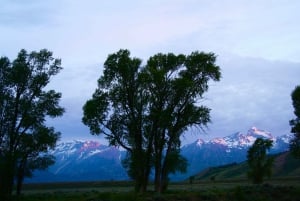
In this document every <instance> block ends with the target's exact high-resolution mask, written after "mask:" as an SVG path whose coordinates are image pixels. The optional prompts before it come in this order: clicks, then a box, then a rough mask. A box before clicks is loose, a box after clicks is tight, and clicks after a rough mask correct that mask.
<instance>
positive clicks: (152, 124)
mask: <svg viewBox="0 0 300 201" xmlns="http://www.w3.org/2000/svg"><path fill="white" fill-rule="evenodd" d="M215 60H216V57H215V55H214V54H212V53H208V54H206V53H203V52H201V53H199V52H193V53H192V54H190V55H187V56H185V55H174V54H171V53H170V54H161V53H160V54H156V55H154V56H152V57H150V58H149V60H148V61H147V64H146V65H145V66H142V65H141V63H142V62H141V60H140V59H138V58H131V57H130V52H129V51H128V50H120V51H119V52H117V53H115V54H111V55H109V56H108V58H107V60H106V62H105V63H104V72H103V75H102V76H101V77H100V79H99V80H98V88H97V89H96V91H95V93H94V94H93V97H92V99H90V100H88V101H87V102H86V104H85V105H84V107H83V110H84V116H83V119H82V120H83V123H84V124H86V125H87V126H89V127H90V131H91V133H92V134H105V135H106V137H107V139H108V140H109V142H110V144H111V145H116V146H121V147H123V148H124V149H126V150H127V151H128V157H127V159H126V160H125V161H124V165H125V167H126V168H127V170H128V173H129V175H130V176H131V177H132V178H133V179H134V180H135V181H136V190H138V191H145V190H146V187H147V183H148V178H149V174H150V170H151V168H152V167H154V174H155V190H156V191H163V190H164V189H166V186H167V183H168V180H169V178H168V175H169V174H170V173H174V172H176V171H185V170H186V167H187V162H186V160H185V159H184V158H183V157H182V156H181V155H180V154H179V149H180V145H181V144H180V137H181V136H182V134H183V133H184V131H186V130H187V129H188V128H189V127H190V126H198V127H200V128H203V127H204V126H206V125H207V123H208V122H209V121H210V116H209V111H210V109H209V108H207V107H205V106H202V105H200V104H199V101H200V100H201V99H202V98H203V94H204V92H206V91H207V90H208V82H209V80H213V81H218V80H219V79H220V76H221V73H220V68H219V67H218V66H216V65H215Z"/></svg>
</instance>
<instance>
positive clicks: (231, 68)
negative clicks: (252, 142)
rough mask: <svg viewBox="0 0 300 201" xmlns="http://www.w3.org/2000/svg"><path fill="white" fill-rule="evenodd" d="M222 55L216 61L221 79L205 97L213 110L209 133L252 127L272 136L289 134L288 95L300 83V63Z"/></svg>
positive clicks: (230, 131)
mask: <svg viewBox="0 0 300 201" xmlns="http://www.w3.org/2000/svg"><path fill="white" fill-rule="evenodd" d="M223 58H224V57H223ZM223 58H222V57H221V56H220V60H219V62H218V63H219V65H220V67H221V69H222V71H223V78H222V80H221V81H220V82H219V83H216V84H213V86H212V87H211V88H210V90H209V92H208V94H207V96H206V97H207V101H206V103H207V104H208V105H209V106H210V108H211V109H212V113H211V114H212V121H213V124H212V125H211V126H210V133H212V134H213V135H227V134H231V133H233V132H236V131H244V130H245V129H247V128H250V127H251V126H257V127H260V128H262V129H266V130H269V131H271V132H272V133H273V134H274V135H282V134H286V133H288V132H289V130H290V127H289V125H288V122H289V120H290V119H291V118H292V117H293V109H292V104H291V98H290V94H291V91H292V90H293V89H294V87H295V86H296V85H299V84H300V83H299V79H298V75H299V74H300V68H299V67H300V63H292V62H280V61H277V62H275V61H270V60H264V59H259V58H241V57H236V56H235V57H231V58H230V57H227V58H225V59H223Z"/></svg>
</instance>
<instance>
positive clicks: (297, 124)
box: [290, 86, 300, 158]
mask: <svg viewBox="0 0 300 201" xmlns="http://www.w3.org/2000/svg"><path fill="white" fill-rule="evenodd" d="M291 97H292V101H293V106H294V114H295V115H296V118H295V119H292V120H291V121H290V125H291V126H292V129H291V132H292V133H294V139H293V140H291V142H290V150H291V152H292V154H293V155H294V156H295V157H296V158H300V86H297V87H296V88H295V89H294V91H293V92H292V95H291Z"/></svg>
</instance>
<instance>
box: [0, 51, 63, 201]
mask: <svg viewBox="0 0 300 201" xmlns="http://www.w3.org/2000/svg"><path fill="white" fill-rule="evenodd" d="M60 65H61V61H60V60H59V59H54V58H53V57H52V52H49V51H48V50H45V49H44V50H41V51H39V52H31V53H27V52H26V51H25V50H21V51H20V52H19V54H18V56H17V58H16V59H15V60H14V61H12V62H11V61H10V60H9V59H8V58H7V57H1V58H0V147H1V148H0V200H5V201H8V200H10V198H11V195H12V190H13V185H14V181H16V182H17V194H20V193H21V187H22V183H23V179H24V177H25V176H30V175H31V173H32V171H33V170H35V169H45V168H46V167H48V166H49V165H50V164H52V163H54V159H53V157H52V156H50V155H48V154H47V152H48V150H49V149H53V148H54V147H55V145H56V141H57V140H58V138H59V136H60V133H58V132H55V130H54V128H53V127H49V125H47V124H46V118H49V117H50V118H55V117H58V116H61V115H62V114H63V112H64V109H63V108H62V107H60V106H59V100H60V98H61V94H60V93H57V92H55V91H54V90H48V89H45V88H46V86H47V85H48V83H49V82H50V79H51V78H52V77H53V76H55V75H56V74H57V73H59V72H60V70H61V69H62V68H61V66H60Z"/></svg>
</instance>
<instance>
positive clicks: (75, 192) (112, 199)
mask: <svg viewBox="0 0 300 201" xmlns="http://www.w3.org/2000/svg"><path fill="white" fill-rule="evenodd" d="M125 183H126V182H125ZM86 184H87V183H86ZM118 184H119V185H121V186H120V188H121V189H123V187H124V186H123V185H122V184H121V183H118ZM126 184H128V183H126ZM48 185H49V186H48V191H47V192H45V191H44V192H43V191H40V190H36V191H35V192H34V193H33V192H32V191H31V192H30V193H29V192H28V193H26V192H27V191H25V194H24V195H23V196H22V201H40V200H43V201H120V200H122V201H158V200H161V201H183V200H186V201H189V200H192V201H205V200H207V201H227V200H228V201H240V200H243V201H248V200H249V201H252V200H263V201H269V200H270V201H273V200H276V201H286V200H289V201H293V200H298V198H299V196H300V187H299V185H297V186H293V187H292V186H289V185H269V184H265V185H248V184H245V183H239V182H234V183H233V184H231V185H228V183H217V184H211V183H195V184H194V186H193V188H192V189H191V188H190V186H189V185H188V184H187V183H173V184H172V183H171V184H170V186H169V190H168V191H166V192H165V193H163V194H157V193H154V192H146V193H144V194H139V193H135V192H134V191H132V190H133V188H131V189H127V191H120V189H118V186H116V185H115V184H113V183H105V184H104V185H105V186H102V187H101V183H99V184H98V187H97V188H93V189H89V188H88V186H86V187H85V188H84V185H83V184H82V186H81V187H82V188H83V189H81V188H78V187H73V189H69V190H65V191H63V190H57V189H56V187H55V185H57V184H54V186H53V189H52V191H51V186H50V184H48ZM77 185H78V184H77ZM88 185H90V184H88ZM110 185H112V186H110ZM103 189H104V190H103Z"/></svg>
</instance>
